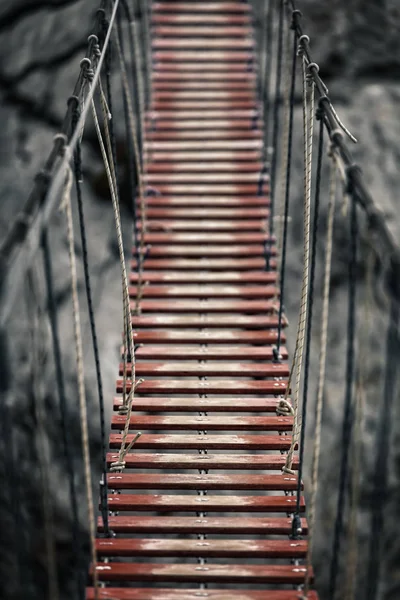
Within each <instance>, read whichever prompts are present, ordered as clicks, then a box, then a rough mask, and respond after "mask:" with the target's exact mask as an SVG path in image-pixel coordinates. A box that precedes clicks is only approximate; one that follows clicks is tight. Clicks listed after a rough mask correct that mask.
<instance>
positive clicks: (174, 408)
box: [114, 364, 279, 413]
mask: <svg viewBox="0 0 400 600" xmlns="http://www.w3.org/2000/svg"><path fill="white" fill-rule="evenodd" d="M139 366H140V365H139V364H138V365H137V371H136V372H137V374H138V373H139V372H140V369H139ZM278 402H279V399H278V398H262V399H260V398H163V397H160V398H143V397H141V396H136V397H135V404H134V408H135V411H143V412H185V413H191V412H192V413H197V412H201V411H205V412H212V413H215V412H222V413H226V412H229V413H243V412H251V413H253V412H256V413H259V412H260V413H264V412H272V413H275V412H276V407H277V405H278ZM121 406H122V399H121V398H120V397H116V398H114V409H115V410H118V409H119V408H120V407H121Z"/></svg>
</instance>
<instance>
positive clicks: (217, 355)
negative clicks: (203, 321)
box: [121, 344, 288, 361]
mask: <svg viewBox="0 0 400 600" xmlns="http://www.w3.org/2000/svg"><path fill="white" fill-rule="evenodd" d="M122 352H123V348H121V356H122V358H123V355H122ZM280 353H281V356H282V359H283V360H286V359H287V357H288V352H287V349H286V348H285V347H284V346H283V347H281V349H280ZM136 357H137V359H138V360H165V359H167V360H184V359H190V360H222V361H226V360H227V359H228V358H229V359H231V360H243V359H244V358H246V360H258V361H269V360H272V359H273V358H274V354H273V349H272V348H271V346H240V345H236V346H225V345H224V346H215V345H212V344H210V345H207V346H196V345H182V346H181V345H179V346H175V347H171V346H170V345H169V344H165V345H162V344H159V345H156V346H151V345H146V346H141V347H139V348H138V349H137V350H136Z"/></svg>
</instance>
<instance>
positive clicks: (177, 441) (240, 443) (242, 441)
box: [110, 398, 292, 451]
mask: <svg viewBox="0 0 400 600" xmlns="http://www.w3.org/2000/svg"><path fill="white" fill-rule="evenodd" d="M137 401H138V402H139V403H140V402H141V399H139V398H138V399H137ZM135 402H136V400H135ZM138 410H139V409H138ZM134 435H135V434H129V435H128V439H127V443H128V444H129V443H130V442H131V441H132V439H133V437H134ZM291 441H292V438H291V436H290V435H262V434H260V435H234V434H224V435H213V434H207V435H198V434H194V433H191V434H170V433H169V434H154V433H144V434H142V435H141V436H140V437H139V439H138V440H137V441H136V442H135V450H136V449H153V450H251V451H254V450H274V451H280V450H282V451H284V450H289V447H290V444H291ZM121 442H122V434H120V433H112V434H111V435H110V448H118V449H119V448H120V447H121Z"/></svg>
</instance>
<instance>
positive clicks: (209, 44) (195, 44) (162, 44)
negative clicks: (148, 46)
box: [152, 37, 254, 60]
mask: <svg viewBox="0 0 400 600" xmlns="http://www.w3.org/2000/svg"><path fill="white" fill-rule="evenodd" d="M152 48H153V52H155V53H156V55H157V53H158V52H163V51H165V50H166V51H173V52H182V51H186V50H187V51H190V52H191V51H192V50H198V51H199V52H200V54H201V55H202V56H203V55H205V54H207V53H210V54H212V53H213V52H214V51H220V50H222V51H225V50H231V51H232V50H234V54H235V57H236V58H234V59H231V60H243V58H246V57H243V56H242V55H241V53H240V51H247V50H252V49H253V48H254V41H253V39H252V38H243V37H240V38H238V37H220V38H212V39H207V40H205V39H204V38H203V37H196V38H195V37H193V38H186V37H165V38H158V39H157V38H156V39H154V40H153V41H152ZM203 60H204V59H203Z"/></svg>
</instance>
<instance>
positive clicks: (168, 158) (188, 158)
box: [145, 111, 261, 171]
mask: <svg viewBox="0 0 400 600" xmlns="http://www.w3.org/2000/svg"><path fill="white" fill-rule="evenodd" d="M250 112H252V111H250ZM163 114H169V113H166V112H164V113H163ZM188 114H189V113H188V112H182V115H184V116H187V115H188ZM209 115H210V117H209V118H212V115H216V118H219V117H220V113H219V112H211V111H210V112H209ZM235 115H236V113H233V115H232V116H231V115H229V116H230V118H235ZM150 158H151V160H152V161H153V162H152V163H151V164H148V166H147V169H148V170H149V171H150V170H151V168H153V167H155V166H157V165H156V163H157V162H164V163H169V164H171V165H173V164H175V162H176V163H178V164H181V165H182V168H184V167H185V165H187V166H189V164H191V165H194V166H195V165H196V164H197V162H201V163H203V164H206V165H209V166H212V165H214V164H217V163H220V164H227V165H228V164H230V162H228V161H233V162H234V163H235V164H237V165H238V166H239V165H240V168H245V166H246V165H247V163H248V162H250V163H252V162H255V161H256V162H257V161H259V160H260V158H261V153H260V151H259V150H248V151H246V150H224V151H220V152H218V151H212V150H202V149H199V150H198V151H197V152H193V151H191V152H190V151H189V152H180V151H179V150H170V151H169V152H156V151H152V152H147V153H146V154H145V160H147V161H149V160H150ZM221 168H222V167H221Z"/></svg>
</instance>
